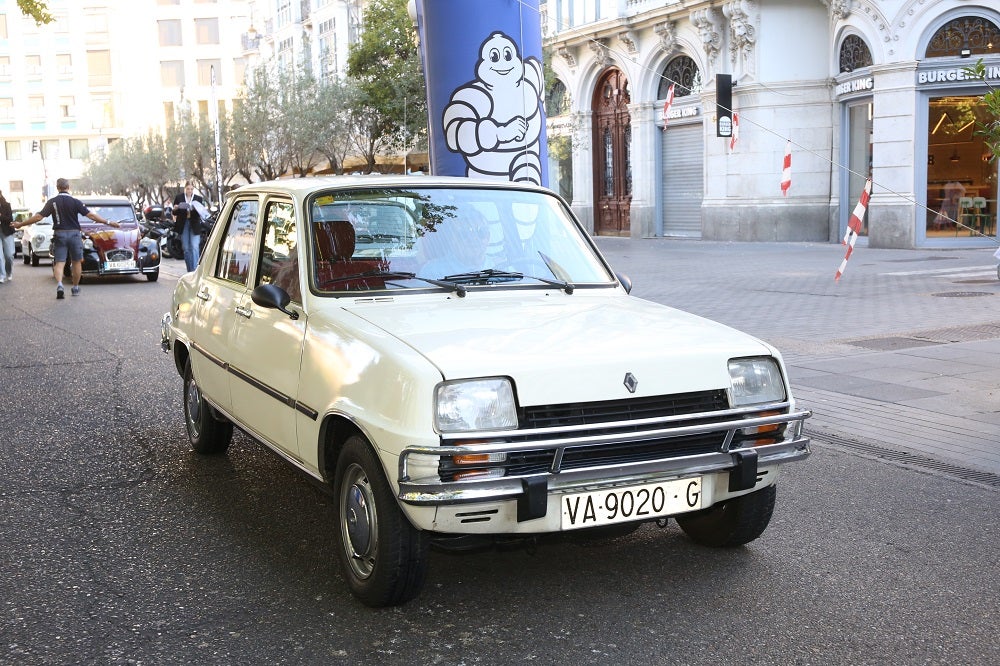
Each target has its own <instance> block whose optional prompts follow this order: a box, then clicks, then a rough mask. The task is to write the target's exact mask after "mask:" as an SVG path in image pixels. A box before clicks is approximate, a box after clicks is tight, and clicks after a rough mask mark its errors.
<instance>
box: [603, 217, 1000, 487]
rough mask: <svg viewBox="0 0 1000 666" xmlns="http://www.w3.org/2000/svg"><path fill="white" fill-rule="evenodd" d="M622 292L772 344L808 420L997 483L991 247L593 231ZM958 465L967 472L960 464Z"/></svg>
mask: <svg viewBox="0 0 1000 666" xmlns="http://www.w3.org/2000/svg"><path fill="white" fill-rule="evenodd" d="M597 244H598V246H599V247H600V248H601V251H602V252H604V254H605V256H606V257H607V258H608V260H609V261H610V262H611V264H612V266H613V267H614V268H615V270H617V271H619V272H621V273H624V274H626V275H628V276H629V277H630V278H631V279H632V282H633V290H632V294H633V295H636V296H640V297H642V298H646V299H649V300H652V301H656V302H658V303H663V304H666V305H670V306H673V307H677V308H680V309H682V310H686V311H688V312H693V313H695V314H699V315H702V316H705V317H708V318H710V319H714V320H716V321H720V322H722V323H725V324H728V325H731V326H733V327H735V328H738V329H740V330H743V331H746V332H748V333H751V334H753V335H756V336H758V337H760V338H761V339H763V340H765V341H767V342H769V343H771V344H773V345H775V346H776V347H777V348H778V349H779V350H780V351H781V353H782V355H783V357H784V359H785V361H786V364H787V365H788V368H789V374H790V377H791V381H792V388H793V391H794V393H795V396H796V399H797V400H798V403H799V405H800V406H802V407H804V408H806V409H811V410H812V411H813V417H812V418H811V419H809V420H808V421H807V422H806V426H807V430H808V431H809V432H810V434H811V435H812V436H813V438H814V439H815V440H816V442H817V444H820V445H822V444H823V443H829V444H833V445H841V446H847V447H850V448H853V449H855V450H859V451H862V452H865V453H869V454H872V455H876V456H880V457H889V458H893V457H895V458H897V459H898V460H899V461H900V462H903V463H912V464H918V465H921V464H922V465H923V466H925V467H931V468H938V469H940V470H944V471H946V472H947V471H952V472H955V471H958V472H959V475H960V476H964V477H965V478H967V479H969V480H971V481H973V482H985V483H986V484H988V485H993V486H997V487H1000V280H998V275H997V260H996V259H994V257H993V250H994V249H995V248H963V249H949V250H940V249H921V250H879V249H871V248H868V247H863V246H861V245H859V246H858V247H856V248H855V251H854V254H853V256H852V257H851V259H850V261H849V262H848V265H847V269H846V271H845V273H844V276H843V277H842V278H841V279H840V281H839V282H838V281H835V280H834V274H835V273H836V270H837V268H838V266H839V265H840V262H841V260H842V259H843V256H844V248H843V247H842V246H840V245H838V244H833V243H830V244H823V243H727V242H710V241H698V240H671V239H636V240H633V239H627V238H605V237H601V238H598V239H597ZM965 472H967V473H965Z"/></svg>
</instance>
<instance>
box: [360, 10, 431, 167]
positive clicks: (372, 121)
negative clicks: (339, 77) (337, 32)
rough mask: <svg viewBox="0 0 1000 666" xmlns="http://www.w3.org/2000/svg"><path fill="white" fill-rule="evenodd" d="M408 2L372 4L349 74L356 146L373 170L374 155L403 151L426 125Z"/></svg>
mask: <svg viewBox="0 0 1000 666" xmlns="http://www.w3.org/2000/svg"><path fill="white" fill-rule="evenodd" d="M406 5H407V0H372V2H371V3H369V4H368V7H367V9H366V10H365V14H364V16H363V17H362V33H361V39H360V40H359V41H358V42H357V43H355V44H353V45H352V46H351V50H350V54H349V55H348V58H347V74H348V76H350V77H351V78H353V79H354V80H355V81H356V82H357V90H356V94H354V95H352V101H351V115H352V117H353V122H354V129H355V141H354V143H355V146H356V147H357V149H358V150H359V151H360V152H361V155H362V156H363V157H364V159H365V161H366V162H367V164H368V169H367V170H368V171H372V170H374V169H375V158H376V156H377V155H378V154H380V153H384V152H387V151H391V150H399V149H405V148H407V147H408V144H409V143H410V141H411V139H412V137H414V136H416V135H419V134H422V133H423V132H424V131H425V129H426V127H427V99H426V91H425V88H424V77H423V68H422V65H421V62H420V54H419V51H418V49H417V33H416V29H415V28H414V26H413V22H412V21H411V20H410V17H409V14H408V13H407V11H406Z"/></svg>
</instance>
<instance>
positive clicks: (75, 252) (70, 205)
mask: <svg viewBox="0 0 1000 666" xmlns="http://www.w3.org/2000/svg"><path fill="white" fill-rule="evenodd" d="M56 189H57V190H59V194H57V195H56V196H54V197H52V198H51V199H49V200H48V201H46V202H45V205H44V206H42V209H41V210H40V211H38V212H37V213H35V214H34V215H32V216H31V217H29V218H28V219H27V220H25V221H24V222H21V223H19V224H15V225H14V228H15V229H17V228H19V227H26V226H28V225H29V224H34V223H35V222H38V221H39V220H40V219H42V218H43V217H49V216H50V215H51V216H52V262H53V263H52V272H53V274H54V275H55V278H56V280H58V282H59V284H57V285H56V298H63V296H64V293H63V283H62V275H63V268H64V267H65V266H66V260H67V259H70V260H72V262H73V267H72V275H73V288H72V290H71V291H72V293H73V295H74V296H79V295H80V276H81V275H82V274H83V236H82V235H81V233H80V220H79V218H78V216H79V215H83V216H84V217H89V218H90V219H92V220H93V221H94V222H98V223H100V224H109V225H111V226H112V227H118V226H121V225H119V224H118V223H117V222H109V221H108V220H105V219H104V218H103V217H101V216H100V215H98V214H97V213H94V212H91V210H90V209H89V208H87V207H86V206H85V205H84V204H83V202H82V201H80V200H79V199H77V198H75V197H73V196H72V195H71V194H70V193H69V181H68V180H66V179H65V178H60V179H59V180H57V181H56Z"/></svg>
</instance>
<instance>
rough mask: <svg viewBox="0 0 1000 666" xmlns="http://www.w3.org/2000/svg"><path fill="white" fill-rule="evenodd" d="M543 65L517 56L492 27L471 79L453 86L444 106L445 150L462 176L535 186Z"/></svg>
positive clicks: (511, 43)
mask: <svg viewBox="0 0 1000 666" xmlns="http://www.w3.org/2000/svg"><path fill="white" fill-rule="evenodd" d="M542 81H543V79H542V65H541V63H540V62H539V61H538V59H537V58H534V57H529V58H527V59H525V60H523V61H522V60H521V57H520V55H518V51H517V45H516V44H515V42H514V40H512V39H511V38H510V37H508V36H507V35H505V34H504V33H502V32H494V33H493V34H491V35H490V36H489V37H488V38H487V39H486V41H484V42H483V44H482V46H481V47H480V49H479V62H477V63H476V79H475V80H473V81H470V82H468V83H466V84H464V85H462V86H461V87H459V88H457V89H456V90H455V91H454V92H453V93H452V95H451V100H450V101H449V102H448V105H447V107H445V110H444V117H443V122H442V124H443V127H444V133H445V139H446V141H447V146H448V149H449V150H451V151H452V152H455V153H459V154H461V155H462V156H463V157H464V159H465V163H466V175H467V176H471V177H479V178H490V179H495V180H509V181H527V182H531V183H535V184H536V185H540V184H541V183H542V167H541V159H540V157H539V154H540V150H541V148H540V137H541V133H542V124H543V122H544V118H543V116H542V107H541V103H542V90H543V89H544V86H543V83H542Z"/></svg>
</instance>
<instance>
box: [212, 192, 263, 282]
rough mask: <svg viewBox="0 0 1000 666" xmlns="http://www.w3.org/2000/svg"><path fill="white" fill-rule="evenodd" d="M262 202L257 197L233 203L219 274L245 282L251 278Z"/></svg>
mask: <svg viewBox="0 0 1000 666" xmlns="http://www.w3.org/2000/svg"><path fill="white" fill-rule="evenodd" d="M259 206H260V204H259V203H258V202H257V200H256V199H245V200H243V201H237V202H236V204H235V205H234V206H233V208H232V211H231V212H230V214H229V219H228V220H227V221H226V233H225V235H224V236H223V238H222V243H221V245H220V247H219V261H218V263H217V264H216V265H215V277H217V278H220V279H222V280H227V281H229V282H233V283H235V284H239V285H243V286H246V285H247V283H248V282H249V280H250V264H251V263H252V260H253V256H254V236H255V234H256V232H257V211H258V208H259Z"/></svg>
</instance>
